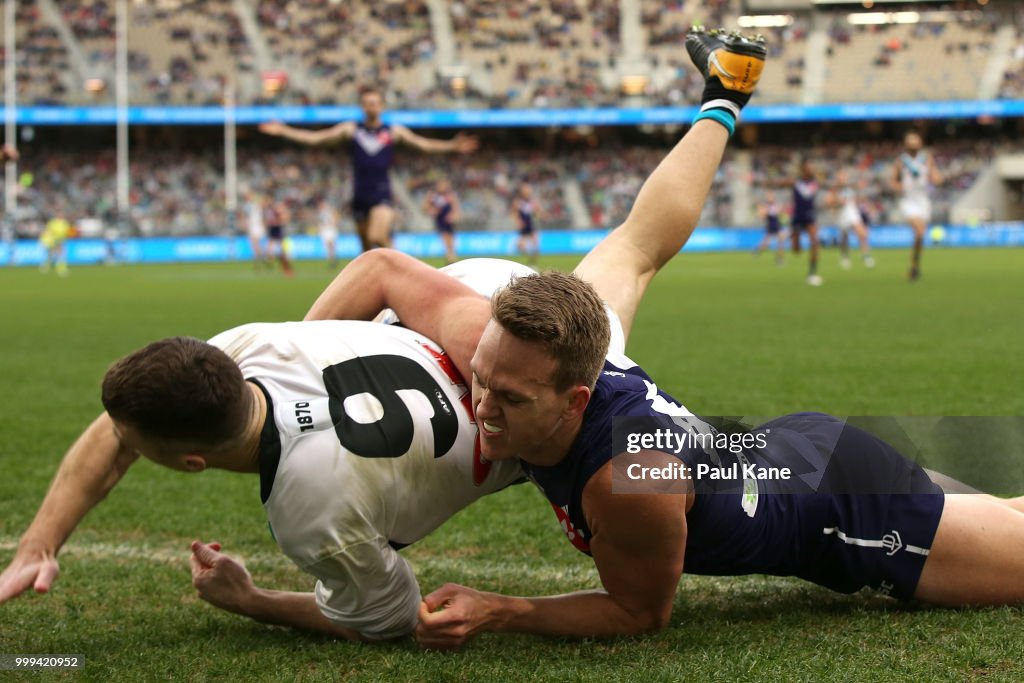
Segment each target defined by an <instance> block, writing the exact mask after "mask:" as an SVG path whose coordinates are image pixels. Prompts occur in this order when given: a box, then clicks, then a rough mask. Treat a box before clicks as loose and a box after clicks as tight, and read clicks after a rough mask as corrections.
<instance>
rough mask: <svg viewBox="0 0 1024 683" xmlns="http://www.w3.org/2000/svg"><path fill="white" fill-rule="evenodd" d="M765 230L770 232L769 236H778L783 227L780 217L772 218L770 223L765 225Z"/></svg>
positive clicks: (769, 220)
mask: <svg viewBox="0 0 1024 683" xmlns="http://www.w3.org/2000/svg"><path fill="white" fill-rule="evenodd" d="M765 230H767V231H768V234H769V235H778V234H779V232H780V231H781V230H782V225H781V224H780V223H779V219H778V217H776V216H772V217H770V218H769V219H768V222H767V223H766V224H765Z"/></svg>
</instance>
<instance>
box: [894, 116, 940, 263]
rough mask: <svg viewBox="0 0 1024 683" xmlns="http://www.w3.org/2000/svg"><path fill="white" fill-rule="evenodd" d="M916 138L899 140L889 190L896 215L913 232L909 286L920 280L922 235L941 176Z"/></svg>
mask: <svg viewBox="0 0 1024 683" xmlns="http://www.w3.org/2000/svg"><path fill="white" fill-rule="evenodd" d="M923 147H924V141H923V140H922V139H921V136H920V134H918V133H914V132H910V133H907V134H906V135H905V136H904V138H903V154H901V155H900V156H899V158H898V159H897V160H896V163H895V165H894V166H893V174H892V187H893V190H895V191H896V192H897V193H898V194H902V195H903V197H902V198H901V199H900V212H901V213H902V214H903V218H904V219H906V221H907V222H908V223H910V227H911V229H912V230H913V231H914V246H913V249H912V251H911V253H910V273H909V275H908V277H909V279H910V281H911V282H914V281H915V280H917V279H918V278H919V277H921V251H922V249H924V233H925V230H926V229H927V228H928V221H930V220H931V218H932V202H931V198H930V196H929V195H930V193H931V188H932V186H933V185H941V184H942V175H941V174H940V173H939V170H938V168H937V167H936V165H935V159H934V158H933V157H932V155H931V154H929V153H928V152H926V151H924V149H923Z"/></svg>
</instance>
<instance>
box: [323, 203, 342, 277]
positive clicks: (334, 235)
mask: <svg viewBox="0 0 1024 683" xmlns="http://www.w3.org/2000/svg"><path fill="white" fill-rule="evenodd" d="M317 218H318V222H319V223H320V241H321V242H323V244H324V251H326V252H327V267H328V268H330V269H333V268H335V267H336V266H337V265H338V223H339V221H340V216H338V211H337V209H335V208H334V205H332V204H331V203H330V202H329V201H328V200H327V197H321V198H320V201H319V202H317Z"/></svg>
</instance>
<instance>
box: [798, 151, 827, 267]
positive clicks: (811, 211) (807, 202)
mask: <svg viewBox="0 0 1024 683" xmlns="http://www.w3.org/2000/svg"><path fill="white" fill-rule="evenodd" d="M820 189H821V186H820V185H819V184H818V177H817V175H816V174H815V172H814V167H813V166H812V165H811V161H810V159H806V158H805V159H803V160H802V161H801V162H800V175H799V176H798V177H797V178H796V180H794V181H793V221H792V232H791V234H792V237H793V252H794V253H796V254H799V253H800V233H801V232H806V233H807V237H808V239H809V240H810V243H811V249H810V267H809V269H808V272H807V284H809V285H811V286H813V287H818V286H820V285H821V283H822V282H823V280H822V279H821V276H820V275H818V252H819V250H820V245H819V241H818V207H817V203H818V192H819V190H820Z"/></svg>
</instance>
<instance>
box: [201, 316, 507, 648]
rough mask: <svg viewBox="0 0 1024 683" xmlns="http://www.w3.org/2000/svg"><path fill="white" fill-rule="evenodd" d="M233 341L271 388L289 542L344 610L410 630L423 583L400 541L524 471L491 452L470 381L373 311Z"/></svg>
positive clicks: (268, 485) (382, 628) (283, 535)
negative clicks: (484, 456)
mask: <svg viewBox="0 0 1024 683" xmlns="http://www.w3.org/2000/svg"><path fill="white" fill-rule="evenodd" d="M210 343H211V344H213V345H215V346H217V347H219V348H221V349H223V350H224V351H225V352H226V353H227V354H228V355H229V356H231V358H233V359H234V360H235V361H236V362H237V363H238V365H239V367H240V368H241V370H242V374H243V376H244V377H245V378H246V379H248V380H251V381H254V382H256V383H258V384H259V386H261V387H262V388H263V390H264V393H265V394H266V396H267V397H268V399H269V405H270V406H271V410H272V412H271V415H272V417H273V419H272V420H267V425H266V427H265V428H264V430H263V438H262V440H261V444H260V479H261V497H262V498H263V503H264V507H265V509H266V512H267V518H268V520H269V522H270V527H271V530H272V532H273V534H274V538H275V539H276V540H277V543H278V545H280V547H281V549H282V550H283V551H284V552H285V554H286V555H288V557H290V558H291V559H292V560H293V561H294V562H295V563H296V564H297V565H298V566H299V567H301V568H302V569H303V570H305V571H307V572H308V573H310V574H312V575H313V576H315V577H316V578H317V579H318V581H317V584H316V591H315V592H316V601H317V605H318V606H319V607H320V610H321V611H322V612H323V614H324V615H325V616H327V617H328V618H329V619H331V620H332V621H334V622H336V623H338V624H340V625H342V626H345V627H348V628H352V629H355V630H357V631H359V632H360V633H362V634H364V635H365V636H367V637H370V638H379V639H383V638H391V637H395V636H400V635H405V634H408V633H410V632H411V631H412V630H413V628H414V627H415V625H416V620H417V617H416V613H417V609H418V606H419V602H420V591H419V587H418V585H417V583H416V579H415V577H414V575H413V572H412V568H411V567H410V566H409V564H408V562H406V560H405V559H404V558H402V557H401V556H400V555H399V554H398V553H397V552H396V547H401V546H404V545H407V544H409V543H413V542H414V541H417V540H419V539H421V538H423V537H424V536H426V535H427V534H428V533H430V532H431V531H433V530H434V529H436V528H437V527H439V526H440V525H441V524H442V523H443V522H444V521H445V520H447V519H448V518H450V517H451V516H452V515H454V514H455V513H456V512H458V511H459V510H461V509H462V508H464V507H466V506H467V505H469V504H470V503H472V502H473V501H474V500H476V499H478V498H480V497H481V496H484V495H486V494H488V493H493V492H495V491H498V490H499V489H502V488H504V487H506V486H508V485H510V484H512V483H514V482H516V481H517V480H520V479H521V478H522V476H523V475H522V471H521V470H520V468H519V465H518V463H517V462H514V461H509V462H496V463H485V462H483V461H482V460H481V459H480V457H479V451H478V450H477V430H476V425H475V423H474V422H473V421H472V418H471V412H470V407H471V404H470V399H469V389H468V387H467V386H465V385H464V384H463V381H462V379H461V378H460V377H459V376H458V373H457V371H456V370H455V368H454V365H453V364H452V363H451V360H450V359H449V358H448V356H446V355H445V354H444V352H443V351H442V350H441V349H440V347H438V346H437V345H436V344H434V343H433V342H432V341H430V340H428V339H426V338H425V337H423V336H422V335H420V334H417V333H415V332H412V331H410V330H407V329H404V328H400V327H395V326H388V325H380V324H376V323H368V322H354V321H317V322H291V323H276V324H275V323H255V324H250V325H243V326H241V327H236V328H234V329H232V330H228V331H227V332H223V333H221V334H219V335H217V336H216V337H214V338H213V339H211V340H210Z"/></svg>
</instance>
